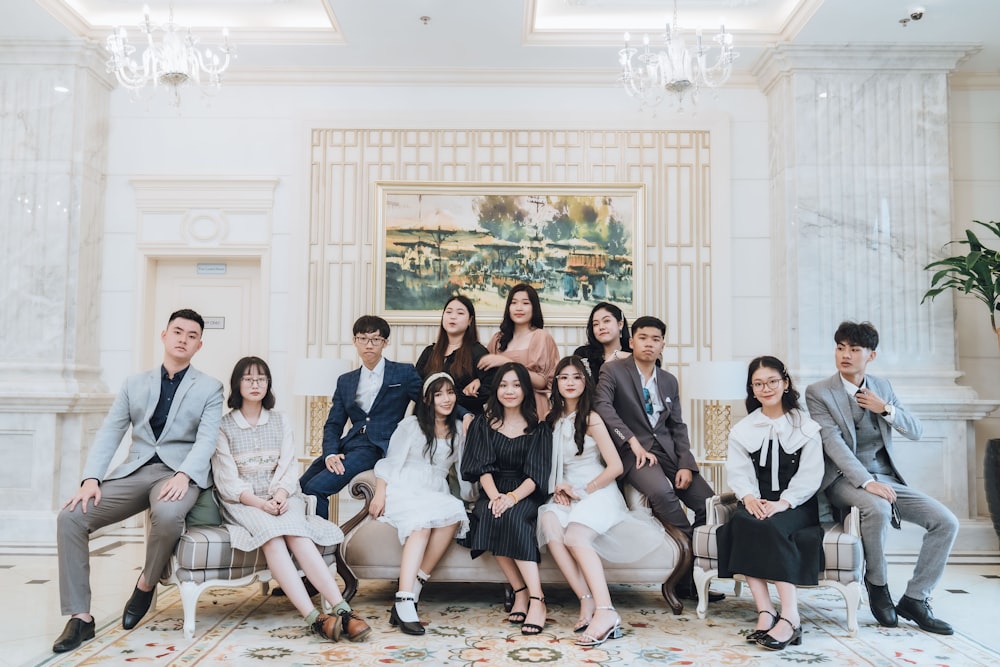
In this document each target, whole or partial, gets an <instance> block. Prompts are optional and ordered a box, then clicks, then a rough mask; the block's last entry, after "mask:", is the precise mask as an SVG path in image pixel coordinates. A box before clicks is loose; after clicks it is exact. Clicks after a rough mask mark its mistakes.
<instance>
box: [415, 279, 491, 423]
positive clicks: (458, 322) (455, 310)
mask: <svg viewBox="0 0 1000 667" xmlns="http://www.w3.org/2000/svg"><path fill="white" fill-rule="evenodd" d="M487 354H488V351H487V350H486V346H485V345H483V344H482V343H480V342H479V327H477V326H476V308H475V306H473V305H472V301H470V300H469V298H468V297H466V296H463V295H461V294H455V295H454V296H451V297H449V298H448V300H447V301H446V302H445V304H444V310H443V311H441V326H440V327H438V337H437V341H435V342H434V344H433V345H428V346H427V347H426V348H424V351H423V352H422V353H421V354H420V358H419V359H417V363H416V367H417V372H418V373H420V377H422V378H423V379H425V380H426V379H427V378H429V377H430V376H431V375H433V374H434V373H447V374H448V375H450V376H451V377H452V378H454V380H455V393H456V394H457V395H458V404H459V405H461V406H462V407H463V408H465V409H466V410H468V411H469V412H471V413H472V414H474V415H481V414H483V403H485V402H486V395H487V393H488V392H489V389H490V387H491V386H492V383H493V371H492V370H480V368H479V361H480V360H481V359H482V358H483V357H485V356H486V355H487Z"/></svg>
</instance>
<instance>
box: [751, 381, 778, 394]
mask: <svg viewBox="0 0 1000 667" xmlns="http://www.w3.org/2000/svg"><path fill="white" fill-rule="evenodd" d="M784 381H785V380H784V378H771V379H770V380H768V381H767V382H761V381H760V380H755V381H754V382H751V383H750V386H751V387H753V390H754V391H762V390H763V389H764V387H767V388H768V389H777V388H778V387H780V386H781V383H782V382H784Z"/></svg>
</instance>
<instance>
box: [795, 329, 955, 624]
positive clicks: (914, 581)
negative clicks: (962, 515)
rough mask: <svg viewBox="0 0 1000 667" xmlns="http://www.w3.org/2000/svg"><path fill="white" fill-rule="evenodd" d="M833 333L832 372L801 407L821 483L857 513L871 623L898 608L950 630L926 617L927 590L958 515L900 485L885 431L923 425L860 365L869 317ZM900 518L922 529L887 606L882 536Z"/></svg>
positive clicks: (915, 436)
mask: <svg viewBox="0 0 1000 667" xmlns="http://www.w3.org/2000/svg"><path fill="white" fill-rule="evenodd" d="M833 338H834V341H836V343H837V351H836V354H835V357H836V360H837V373H835V374H834V375H833V376H831V377H829V378H827V379H825V380H820V381H819V382H816V383H814V384H811V385H809V387H808V388H807V389H806V405H807V406H808V407H809V414H810V416H811V417H812V418H813V419H815V420H816V421H817V422H819V425H820V427H821V429H822V438H823V453H824V455H825V459H826V472H825V474H824V477H823V484H822V487H821V488H823V489H825V490H826V495H827V497H828V498H829V499H830V502H831V503H832V504H833V505H835V506H836V507H838V508H841V509H842V510H846V509H849V508H850V507H851V506H852V505H853V506H856V507H857V508H858V510H859V511H860V513H861V542H862V545H863V546H864V550H865V566H866V570H867V572H866V574H865V586H866V587H867V589H868V604H869V606H870V607H871V610H872V615H873V616H875V619H876V620H877V621H878V622H879V624H880V625H883V626H886V627H895V626H896V624H897V623H898V618H897V615H898V616H902V617H903V618H907V619H910V620H911V621H914V622H916V624H917V625H919V626H920V627H921V628H922V629H923V630H926V631H927V632H935V633H938V634H942V635H950V634H952V627H951V625H949V624H948V623H946V622H944V621H942V620H941V619H939V618H935V617H934V614H933V612H932V611H931V607H930V604H929V602H928V598H929V596H930V594H931V591H932V590H933V589H934V587H935V586H936V585H937V583H938V581H940V579H941V575H942V574H943V573H944V568H945V564H946V563H947V561H948V554H949V553H950V552H951V546H952V544H954V542H955V537H956V536H957V535H958V520H957V519H956V518H955V515H954V514H952V513H951V511H950V510H949V509H948V508H947V507H945V506H944V505H943V504H942V503H940V502H938V501H937V500H935V499H934V498H931V497H930V496H928V495H927V494H925V493H921V492H920V491H917V490H916V489H914V488H912V487H910V486H907V485H906V483H905V482H904V481H903V476H902V475H901V474H899V468H898V467H897V466H896V459H895V457H894V454H893V449H892V432H893V431H896V432H897V433H899V434H900V435H902V436H903V437H905V438H908V439H909V440H919V439H920V436H921V434H922V433H923V426H922V425H921V424H920V421H919V420H918V419H917V418H916V417H915V416H913V415H912V414H910V413H909V412H908V411H907V410H906V409H905V408H904V407H903V406H902V405H900V403H899V399H897V398H896V394H895V392H894V391H893V390H892V385H890V384H889V381H888V380H885V379H883V378H879V377H875V376H873V375H868V374H867V373H866V372H865V371H866V369H867V367H868V364H869V363H871V362H872V361H874V360H875V348H876V347H878V331H876V330H875V327H874V326H872V324H871V323H869V322H861V323H860V324H859V323H857V322H842V323H841V325H840V327H839V328H838V329H837V331H836V333H835V334H834V336H833ZM900 520H903V521H910V522H913V523H915V524H917V525H919V526H922V527H923V528H924V529H925V530H926V531H927V533H926V534H925V535H924V540H923V545H922V546H921V548H920V555H919V556H918V557H917V564H916V567H914V569H913V577H912V578H911V579H910V581H909V583H907V585H906V593H905V594H904V595H903V597H901V598H900V599H899V604H897V605H895V606H893V603H892V596H891V595H890V594H889V586H888V584H887V581H886V563H885V538H886V536H887V534H888V532H889V526H890V524H891V525H893V526H894V527H896V528H898V527H899V521H900Z"/></svg>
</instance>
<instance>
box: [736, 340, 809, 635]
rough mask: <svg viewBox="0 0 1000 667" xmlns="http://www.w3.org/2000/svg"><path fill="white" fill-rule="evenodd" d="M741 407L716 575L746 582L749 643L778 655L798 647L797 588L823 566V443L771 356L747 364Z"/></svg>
mask: <svg viewBox="0 0 1000 667" xmlns="http://www.w3.org/2000/svg"><path fill="white" fill-rule="evenodd" d="M746 407H747V412H748V413H750V414H748V415H747V417H746V418H745V419H743V420H742V421H740V422H739V423H738V424H736V426H734V427H733V429H732V431H731V432H730V434H729V458H728V461H727V464H726V472H727V476H728V480H729V486H730V488H731V489H732V490H733V492H734V493H735V494H736V497H737V498H739V500H740V504H739V507H738V508H737V510H736V512H735V513H734V514H733V516H732V517H730V519H729V521H727V522H726V523H725V524H724V525H723V526H722V527H721V528H720V529H719V531H718V544H719V576H720V577H731V576H732V575H733V574H742V575H744V576H745V577H746V580H747V584H748V585H749V587H750V591H751V593H752V594H753V599H754V603H755V604H756V605H757V627H756V629H755V630H754V631H753V632H750V633H749V634H748V635H747V641H748V642H756V643H757V644H759V645H760V646H762V647H764V648H766V649H770V650H773V651H780V650H781V649H783V648H785V647H786V646H788V644H795V645H799V644H801V643H802V626H801V621H800V620H799V609H798V598H797V594H796V589H795V587H796V586H815V585H816V584H817V583H818V579H819V572H820V570H822V569H823V566H824V564H823V529H822V528H821V527H820V524H819V508H818V503H817V500H816V492H817V491H818V490H819V486H820V482H821V481H822V479H823V445H822V441H821V440H820V429H819V424H817V423H816V422H814V421H813V420H812V419H810V418H809V417H808V416H806V415H805V414H804V413H803V412H802V411H801V410H800V409H799V392H798V391H796V390H795V387H794V386H792V379H791V378H790V377H789V376H788V371H787V369H786V368H785V365H784V364H783V363H782V362H781V361H780V360H779V359H776V358H775V357H768V356H764V357H757V358H756V359H754V360H753V361H751V362H750V368H749V370H748V372H747V399H746ZM768 581H772V582H774V586H775V588H776V589H777V591H778V598H779V599H780V600H781V615H780V616H779V615H778V613H777V612H776V611H775V608H774V604H773V602H772V600H771V595H770V593H769V592H768V588H767V582H768Z"/></svg>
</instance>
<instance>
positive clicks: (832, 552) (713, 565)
mask: <svg viewBox="0 0 1000 667" xmlns="http://www.w3.org/2000/svg"><path fill="white" fill-rule="evenodd" d="M705 505H706V507H707V509H708V517H707V519H706V525H704V526H698V527H697V528H695V529H694V545H693V548H694V585H695V588H696V589H697V590H698V608H697V611H698V618H705V615H706V610H707V608H708V585H709V584H710V583H711V582H712V579H714V578H716V577H717V575H718V572H719V548H718V542H717V540H716V536H715V533H716V531H717V530H718V529H719V526H721V525H722V524H724V523H725V522H726V521H728V520H729V517H730V516H731V515H732V513H733V512H734V511H735V510H736V505H737V499H736V496H735V495H734V494H732V493H726V494H723V495H721V496H713V497H712V498H709V499H708V500H706V501H705ZM823 529H824V533H825V534H824V536H823V555H824V557H825V559H826V569H825V570H823V571H822V572H820V573H819V585H820V586H829V587H831V588H835V589H837V590H838V591H839V592H840V594H841V595H842V596H844V603H845V604H846V605H847V629H848V631H849V632H850V633H851V634H856V633H857V631H858V606H859V605H860V603H861V568H862V566H863V565H864V559H863V556H862V551H861V534H860V532H859V530H860V523H859V517H858V508H857V507H852V508H851V512H850V513H849V514H848V515H847V516H846V517H845V519H844V521H843V523H824V524H823ZM735 579H736V594H737V595H739V594H740V592H741V581H742V576H741V575H737V576H736V578H735Z"/></svg>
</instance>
